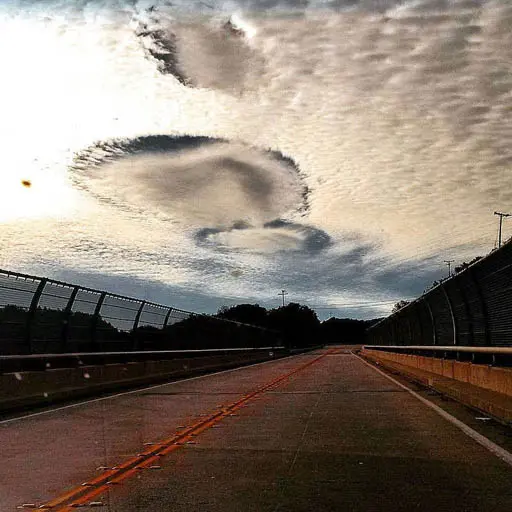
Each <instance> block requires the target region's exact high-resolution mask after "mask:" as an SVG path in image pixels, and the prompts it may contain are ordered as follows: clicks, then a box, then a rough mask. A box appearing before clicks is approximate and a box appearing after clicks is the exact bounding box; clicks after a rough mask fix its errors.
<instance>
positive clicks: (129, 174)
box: [70, 136, 330, 252]
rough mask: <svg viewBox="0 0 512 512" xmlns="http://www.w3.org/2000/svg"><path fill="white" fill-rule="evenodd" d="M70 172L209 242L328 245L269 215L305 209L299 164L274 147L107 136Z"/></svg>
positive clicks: (125, 206) (105, 194)
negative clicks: (274, 149)
mask: <svg viewBox="0 0 512 512" xmlns="http://www.w3.org/2000/svg"><path fill="white" fill-rule="evenodd" d="M70 175H71V179H72V181H73V183H74V184H75V186H76V187H78V188H81V189H82V190H85V191H87V192H88V193H89V194H91V195H93V196H94V197H95V198H97V199H98V200H99V201H100V202H102V203H104V204H108V205H111V206H114V207H116V208H120V209H122V210H124V211H128V212H131V213H136V214H138V215H141V216H142V215H151V216H156V217H157V218H159V219H160V220H164V221H168V222H172V223H173V229H177V230H179V229H181V230H182V231H183V233H190V232H195V235H194V238H195V240H196V241H197V242H199V243H202V244H206V245H209V246H214V247H218V248H220V247H224V248H231V249H247V250H254V251H258V252H259V251H262V252H268V251H279V250H288V249H293V250H299V249H300V250H303V251H308V252H315V251H318V250H321V249H322V248H324V247H325V246H327V245H328V244H329V243H330V239H329V236H328V235H327V234H325V233H324V232H323V231H320V230H317V229H315V228H312V227H309V226H304V225H301V224H296V223H291V222H286V221H283V220H275V219H279V218H283V217H286V216H290V215H297V214H299V215H300V214H304V213H305V212H306V211H307V209H308V203H307V196H308V189H307V187H305V186H304V185H303V184H302V183H301V179H300V174H299V170H298V168H297V167H296V165H295V164H294V163H293V161H292V160H291V159H289V158H287V157H285V156H283V155H282V154H280V153H278V152H276V151H266V150H260V149H256V148H252V147H249V146H246V145H243V144H238V143H231V142H227V141H224V140H219V139H211V138H207V137H188V136H186V137H170V136H148V137H139V138H136V139H132V140H111V141H103V142H98V143H96V144H94V145H93V146H91V147H89V148H87V149H85V150H83V151H81V152H80V153H79V154H77V155H76V156H75V159H74V163H73V165H72V166H71V167H70Z"/></svg>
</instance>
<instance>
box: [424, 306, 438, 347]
mask: <svg viewBox="0 0 512 512" xmlns="http://www.w3.org/2000/svg"><path fill="white" fill-rule="evenodd" d="M423 301H424V302H425V306H427V309H428V314H429V315H430V321H431V322H432V341H433V342H434V343H433V344H434V345H437V331H436V319H435V318H434V313H432V308H431V307H430V304H429V303H428V300H427V297H426V296H425V297H424V298H423Z"/></svg>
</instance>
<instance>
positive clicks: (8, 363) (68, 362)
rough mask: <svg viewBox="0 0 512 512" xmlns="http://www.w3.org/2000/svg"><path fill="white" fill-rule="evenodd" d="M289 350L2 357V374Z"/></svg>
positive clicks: (270, 353) (217, 350)
mask: <svg viewBox="0 0 512 512" xmlns="http://www.w3.org/2000/svg"><path fill="white" fill-rule="evenodd" d="M284 350H286V349H285V347H283V346H278V347H248V348H219V349H208V350H152V351H151V350H142V351H130V352H79V353H70V354H32V355H9V356H0V374H2V373H12V372H26V371H45V370H50V369H52V370H55V369H59V368H80V367H82V366H90V365H105V364H122V363H129V362H141V361H153V360H157V361H169V360H171V359H183V358H192V357H203V356H210V355H215V356H225V355H234V354H248V353H252V352H261V353H263V352H268V354H269V356H270V357H273V356H274V355H275V354H277V353H278V352H282V351H284Z"/></svg>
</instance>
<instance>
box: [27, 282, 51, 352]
mask: <svg viewBox="0 0 512 512" xmlns="http://www.w3.org/2000/svg"><path fill="white" fill-rule="evenodd" d="M47 282H48V279H46V278H43V279H41V281H40V282H39V285H38V286H37V288H36V291H35V292H34V295H33V296H32V301H31V302H30V308H29V310H28V315H27V330H26V339H25V341H26V343H27V345H28V351H29V353H30V354H32V352H33V351H32V330H33V327H34V319H35V316H36V311H37V305H38V304H39V299H40V298H41V295H42V294H43V290H44V287H45V286H46V283H47Z"/></svg>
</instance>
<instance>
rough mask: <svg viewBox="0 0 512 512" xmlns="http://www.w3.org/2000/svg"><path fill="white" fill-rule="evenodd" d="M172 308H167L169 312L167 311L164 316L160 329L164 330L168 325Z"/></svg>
mask: <svg viewBox="0 0 512 512" xmlns="http://www.w3.org/2000/svg"><path fill="white" fill-rule="evenodd" d="M173 309H174V308H169V311H167V314H166V315H165V320H164V325H162V329H165V328H166V327H167V324H168V323H169V318H170V317H171V313H172V311H173Z"/></svg>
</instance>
